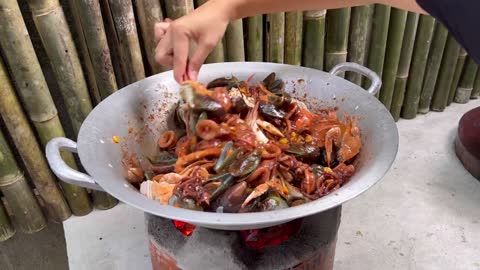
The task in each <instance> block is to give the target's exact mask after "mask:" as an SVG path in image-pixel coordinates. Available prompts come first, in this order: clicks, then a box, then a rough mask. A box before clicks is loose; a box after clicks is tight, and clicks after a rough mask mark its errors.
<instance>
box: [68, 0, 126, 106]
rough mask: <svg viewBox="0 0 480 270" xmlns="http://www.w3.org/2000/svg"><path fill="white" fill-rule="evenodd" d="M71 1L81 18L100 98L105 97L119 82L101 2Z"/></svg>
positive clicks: (113, 90) (92, 0)
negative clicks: (113, 64)
mask: <svg viewBox="0 0 480 270" xmlns="http://www.w3.org/2000/svg"><path fill="white" fill-rule="evenodd" d="M70 2H71V6H75V10H76V13H77V17H78V18H79V20H80V24H81V25H80V27H81V31H82V33H83V35H84V41H85V44H86V47H87V51H88V56H89V58H90V60H91V62H92V64H93V71H94V76H95V82H96V84H97V88H98V91H99V95H100V99H104V98H106V97H107V96H108V95H110V94H112V93H113V92H115V91H116V90H117V82H116V79H115V73H114V71H113V66H112V59H111V56H110V49H109V46H108V41H107V36H106V34H105V28H104V25H103V19H102V12H101V9H100V3H99V2H98V0H91V1H74V0H70Z"/></svg>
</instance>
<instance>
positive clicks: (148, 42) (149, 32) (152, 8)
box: [135, 0, 164, 73]
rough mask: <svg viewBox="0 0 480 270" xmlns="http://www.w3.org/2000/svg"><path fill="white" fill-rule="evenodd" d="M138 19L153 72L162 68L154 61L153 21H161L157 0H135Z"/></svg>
mask: <svg viewBox="0 0 480 270" xmlns="http://www.w3.org/2000/svg"><path fill="white" fill-rule="evenodd" d="M135 5H136V8H137V15H138V20H139V22H140V30H141V31H142V38H143V44H144V45H145V51H146V53H147V59H148V64H149V67H150V70H151V71H152V72H153V73H159V72H161V71H163V70H164V69H162V68H161V66H160V65H159V64H157V62H156V61H155V47H156V45H157V44H156V43H155V36H154V34H153V29H154V27H155V23H157V22H161V21H163V13H162V7H161V5H160V1H159V0H136V1H135Z"/></svg>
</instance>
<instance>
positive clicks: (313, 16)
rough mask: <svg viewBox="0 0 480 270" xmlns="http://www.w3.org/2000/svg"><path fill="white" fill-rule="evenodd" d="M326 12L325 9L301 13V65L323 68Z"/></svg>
mask: <svg viewBox="0 0 480 270" xmlns="http://www.w3.org/2000/svg"><path fill="white" fill-rule="evenodd" d="M326 14H327V11H326V10H325V9H322V10H310V11H305V12H304V14H303V20H304V21H303V25H304V27H303V65H304V66H306V67H310V68H315V69H319V70H323V62H324V53H325V17H326Z"/></svg>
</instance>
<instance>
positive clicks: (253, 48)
mask: <svg viewBox="0 0 480 270" xmlns="http://www.w3.org/2000/svg"><path fill="white" fill-rule="evenodd" d="M246 28H247V36H246V39H245V44H246V47H247V48H246V51H247V61H253V62H262V61H263V16H262V15H256V16H253V17H248V18H247V19H246Z"/></svg>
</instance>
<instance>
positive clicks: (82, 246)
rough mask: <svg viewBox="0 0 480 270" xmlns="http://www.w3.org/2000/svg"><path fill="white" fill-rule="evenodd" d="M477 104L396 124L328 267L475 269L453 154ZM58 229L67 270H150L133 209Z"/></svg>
mask: <svg viewBox="0 0 480 270" xmlns="http://www.w3.org/2000/svg"><path fill="white" fill-rule="evenodd" d="M477 106H480V100H478V101H475V102H470V103H469V104H467V105H459V104H453V105H452V106H450V107H448V108H447V109H446V111H445V112H444V113H429V114H427V115H424V116H419V117H417V118H416V119H414V120H408V121H405V120H401V121H399V122H398V127H399V131H400V149H399V153H398V156H397V159H396V161H395V163H394V165H393V167H392V169H391V170H390V171H389V173H388V174H387V175H386V176H385V178H384V179H383V180H382V181H381V182H380V183H379V184H377V185H376V186H374V187H373V188H372V189H370V190H369V191H367V192H366V193H364V194H363V195H361V196H359V197H358V198H356V199H354V200H352V201H350V202H348V203H347V204H345V205H344V207H343V209H344V210H343V213H342V224H341V227H340V231H339V239H338V243H337V251H336V258H335V269H338V270H343V269H348V270H351V269H360V270H363V269H369V270H370V269H380V270H383V269H402V270H403V269H432V270H434V269H465V270H467V269H472V270H479V269H480V242H479V240H480V226H479V223H480V207H479V206H480V182H479V181H477V180H476V179H474V178H473V177H472V176H471V175H470V174H468V172H466V171H465V170H464V169H463V167H462V166H461V164H460V163H459V162H458V160H457V159H456V157H455V154H454V151H453V138H454V135H455V129H456V127H457V123H458V120H459V119H460V117H461V115H462V114H463V113H464V112H466V111H468V110H469V109H471V108H474V107H477ZM479 139H480V138H479ZM64 229H65V238H66V243H67V251H68V257H69V265H70V269H71V270H87V269H105V270H110V269H112V270H113V269H115V270H123V269H151V265H150V258H149V255H148V249H147V242H146V235H145V233H144V232H145V225H144V218H143V213H142V212H140V211H138V210H136V209H133V208H131V207H129V206H126V205H124V204H121V205H119V206H117V207H115V208H114V209H111V210H108V211H101V212H99V211H96V212H94V213H93V214H91V215H88V216H87V217H80V218H72V219H69V220H68V221H66V222H65V223H64Z"/></svg>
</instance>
